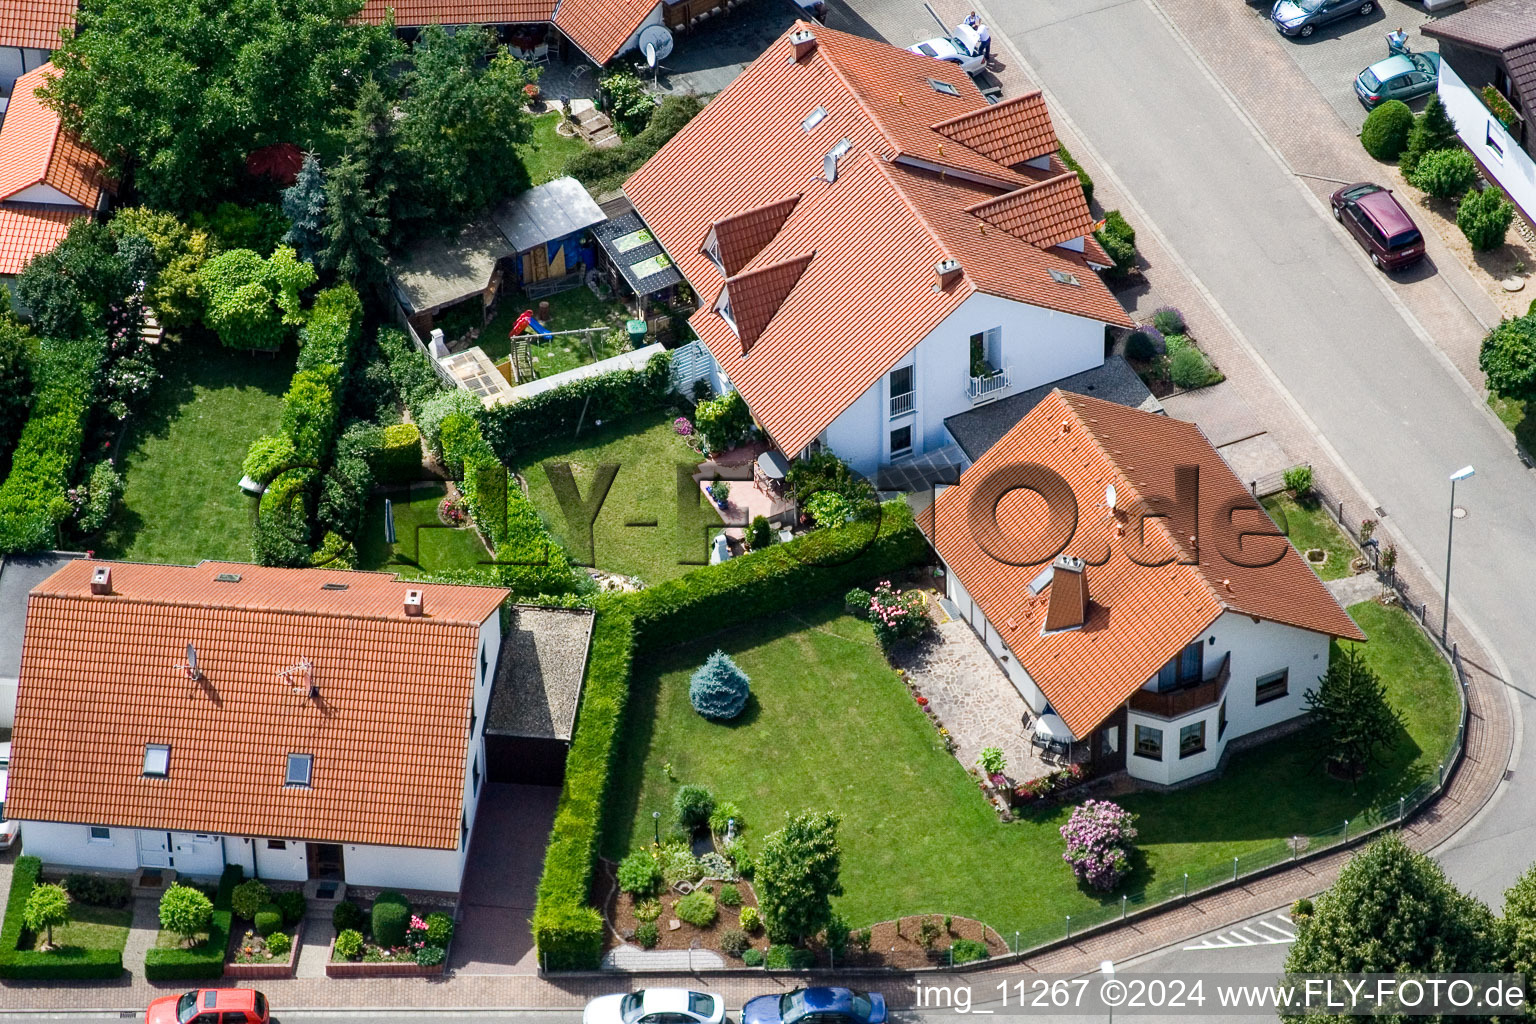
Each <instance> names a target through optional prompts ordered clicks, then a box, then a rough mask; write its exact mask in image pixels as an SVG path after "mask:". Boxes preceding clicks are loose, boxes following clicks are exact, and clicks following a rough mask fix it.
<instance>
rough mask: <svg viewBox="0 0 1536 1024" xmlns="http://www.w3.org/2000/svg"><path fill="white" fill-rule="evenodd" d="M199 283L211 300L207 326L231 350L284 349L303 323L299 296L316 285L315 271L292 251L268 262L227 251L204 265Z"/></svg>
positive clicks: (241, 251) (274, 255)
mask: <svg viewBox="0 0 1536 1024" xmlns="http://www.w3.org/2000/svg"><path fill="white" fill-rule="evenodd" d="M198 283H199V284H200V285H201V286H202V288H203V291H204V293H205V294H206V296H207V313H206V315H205V317H204V322H205V323H206V324H207V325H208V327H209V328H210V329H211V330H212V331H213V332H214V333H215V334H217V335H218V336H219V340H220V341H221V342H223V343H224V344H225V345H226V346H228V347H229V348H248V349H257V350H263V351H264V350H271V349H277V348H280V347H282V344H283V342H284V340H286V339H287V337H288V331H289V329H290V328H293V327H297V326H299V325H300V324H301V323H303V316H302V311H301V310H300V308H299V292H301V291H303V290H304V289H305V288H308V287H309V286H310V285H312V284H314V283H315V268H314V267H312V266H310V265H309V264H308V263H303V262H300V261H299V258H298V255H297V254H296V253H295V252H294V251H293V250H292V249H289V248H286V247H283V248H279V249H277V250H276V251H275V252H273V253H272V255H271V256H270V257H268V258H265V259H263V258H262V256H261V254H260V253H257V252H254V251H252V250H250V249H239V248H237V249H229V250H228V251H225V252H221V253H219V254H218V255H217V256H215V257H213V258H212V259H210V260H209V261H208V262H207V263H204V264H203V266H202V269H201V270H199V271H198Z"/></svg>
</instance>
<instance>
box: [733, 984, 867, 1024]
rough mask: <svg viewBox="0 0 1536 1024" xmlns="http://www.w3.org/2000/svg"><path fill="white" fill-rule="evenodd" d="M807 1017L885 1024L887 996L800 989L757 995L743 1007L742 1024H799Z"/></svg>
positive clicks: (825, 1023) (829, 1022) (838, 1023)
mask: <svg viewBox="0 0 1536 1024" xmlns="http://www.w3.org/2000/svg"><path fill="white" fill-rule="evenodd" d="M806 1017H814V1018H815V1024H885V1019H886V1017H885V997H884V996H882V995H881V994H880V993H878V992H855V991H853V990H852V989H847V988H827V987H820V988H797V989H795V990H794V991H793V992H785V993H782V994H779V993H775V994H773V995H766V996H755V997H753V998H752V999H748V1000H747V1005H745V1006H743V1007H742V1008H741V1024H798V1022H799V1021H801V1020H803V1019H805V1018H806Z"/></svg>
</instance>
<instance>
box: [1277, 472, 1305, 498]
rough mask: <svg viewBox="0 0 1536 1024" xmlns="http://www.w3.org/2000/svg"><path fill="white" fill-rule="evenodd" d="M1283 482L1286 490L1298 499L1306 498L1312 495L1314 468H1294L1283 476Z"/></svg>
mask: <svg viewBox="0 0 1536 1024" xmlns="http://www.w3.org/2000/svg"><path fill="white" fill-rule="evenodd" d="M1280 479H1281V482H1283V483H1284V484H1285V489H1286V490H1288V491H1290V492H1291V493H1292V494H1294V495H1296V497H1298V498H1305V497H1306V496H1307V495H1309V494H1311V493H1312V467H1311V466H1292V467H1291V468H1290V469H1288V470H1286V471H1285V472H1284V473H1283V474H1281V477H1280Z"/></svg>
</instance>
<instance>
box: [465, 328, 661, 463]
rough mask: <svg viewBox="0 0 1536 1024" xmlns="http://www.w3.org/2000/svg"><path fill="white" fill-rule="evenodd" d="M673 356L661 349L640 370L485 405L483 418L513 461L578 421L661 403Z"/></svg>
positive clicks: (488, 434)
mask: <svg viewBox="0 0 1536 1024" xmlns="http://www.w3.org/2000/svg"><path fill="white" fill-rule="evenodd" d="M671 394H672V356H671V354H670V353H667V352H658V353H656V355H654V356H652V357H651V360H650V362H648V363H646V364H645V366H644V367H642V368H641V369H638V370H615V371H613V372H612V373H603V374H598V375H597V376H595V377H584V378H582V379H581V380H577V381H572V382H571V383H569V384H564V385H561V386H560V387H558V388H551V389H550V390H548V391H542V392H540V393H539V394H537V395H530V396H529V397H527V398H524V399H522V400H521V401H518V402H511V403H508V404H506V405H497V406H494V407H492V408H490V409H487V410H485V412H484V413H482V414H481V416H480V422H481V424H482V426H483V427H484V428H485V439H486V440H487V441H489V442H490V445H491V447H492V448H493V449H495V451H496V454H497V455H499V456H501V457H502V458H503V459H505V460H507V461H509V462H510V461H512V457H513V455H514V454H515V453H516V452H517V451H519V450H520V449H526V448H533V447H536V446H538V445H540V444H542V443H544V442H545V441H547V440H549V439H550V438H553V437H566V436H569V435H570V434H571V432H572V431H574V430H575V429H576V424H577V421H581V422H584V423H587V424H592V423H595V422H596V421H597V420H616V419H620V418H622V417H624V416H630V415H633V414H635V413H637V412H644V411H646V410H648V409H655V408H658V407H660V406H663V405H665V404H666V403H667V402H668V401H670V400H671V397H670V396H671Z"/></svg>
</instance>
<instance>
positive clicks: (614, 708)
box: [533, 501, 927, 971]
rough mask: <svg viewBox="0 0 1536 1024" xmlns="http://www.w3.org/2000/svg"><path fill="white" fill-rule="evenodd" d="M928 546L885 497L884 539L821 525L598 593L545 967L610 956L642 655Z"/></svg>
mask: <svg viewBox="0 0 1536 1024" xmlns="http://www.w3.org/2000/svg"><path fill="white" fill-rule="evenodd" d="M926 553H927V543H926V541H925V540H924V539H923V536H922V533H921V532H920V531H919V530H918V528H917V524H916V523H915V522H914V520H913V517H912V511H911V509H910V508H908V507H907V505H906V503H905V502H902V501H894V502H891V503H889V504H887V505H885V506H883V507H882V516H881V521H880V524H879V531H878V533H877V534H876V535H875V536H874V537H873V538H871V535H870V527H869V525H868V524H861V523H850V524H848V525H846V526H841V527H836V528H833V529H830V530H818V531H816V532H815V533H812V534H809V535H807V536H804V537H800V538H797V539H795V540H793V541H790V542H789V543H787V544H779V545H774V546H772V547H769V548H765V549H764V550H762V551H756V552H753V553H751V554H748V555H743V556H742V557H740V558H733V559H731V560H730V561H727V562H722V563H720V564H719V565H713V566H709V567H707V568H701V569H696V570H694V571H693V572H690V573H688V574H687V575H685V576H681V577H679V578H677V579H674V580H669V581H667V582H665V583H662V584H659V585H657V586H655V587H651V588H649V589H647V590H642V591H638V592H636V593H631V594H607V595H604V596H603V597H601V598H600V599H599V600H598V602H597V621H596V623H595V624H594V627H593V633H592V647H591V654H590V657H589V658H588V661H587V672H586V682H585V683H584V685H583V687H582V694H581V707H580V710H579V712H578V717H577V723H576V735H575V737H574V739H573V740H572V742H571V748H570V751H569V753H568V754H567V756H566V768H565V784H564V786H563V788H562V790H561V793H560V803H559V806H558V807H557V809H556V811H555V823H554V828H553V830H552V831H551V833H550V838H549V847H548V849H547V850H546V851H545V854H544V873H543V875H542V877H541V878H540V879H539V889H538V899H537V903H536V905H535V908H534V912H533V936H534V944H535V945H536V946H537V947H538V953H539V963H540V965H541V966H542V967H543V969H545V970H551V971H555V970H588V969H592V968H595V967H597V966H598V961H599V959H600V958H601V956H602V948H603V920H602V916H601V915H600V914H599V913H598V911H597V909H596V908H595V907H593V906H592V905H591V903H590V893H591V888H592V874H593V870H594V868H595V865H596V862H597V851H598V846H599V838H600V835H601V828H602V816H603V804H604V800H605V798H606V796H607V790H608V784H609V779H610V776H611V774H612V765H613V760H614V756H615V754H616V751H617V748H618V741H619V737H620V735H621V733H622V730H623V726H624V708H625V705H626V702H627V701H628V699H629V686H630V678H631V669H632V667H633V664H634V659H635V657H636V656H637V655H639V654H644V653H647V652H648V651H652V650H658V649H661V648H663V647H667V646H672V645H674V644H678V643H682V642H685V641H686V640H688V639H690V638H691V637H694V636H698V635H701V634H702V633H705V632H714V631H716V630H720V629H725V628H728V627H730V626H733V625H736V624H737V623H739V622H742V621H744V620H746V619H748V618H752V617H760V616H763V615H772V614H774V613H776V612H782V611H786V610H788V609H791V608H796V607H801V606H804V605H806V604H809V603H813V602H815V601H817V600H820V599H822V598H824V597H829V596H832V595H835V594H840V593H843V592H844V591H846V590H847V589H848V588H849V587H850V586H853V585H855V584H858V583H863V582H866V581H868V580H870V579H874V578H876V577H879V576H886V575H890V574H891V573H894V572H895V571H897V570H899V569H902V568H904V567H906V566H908V565H911V564H913V563H914V562H918V561H920V560H922V559H923V558H924V557H925V555H926ZM812 559H814V564H813V562H812Z"/></svg>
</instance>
